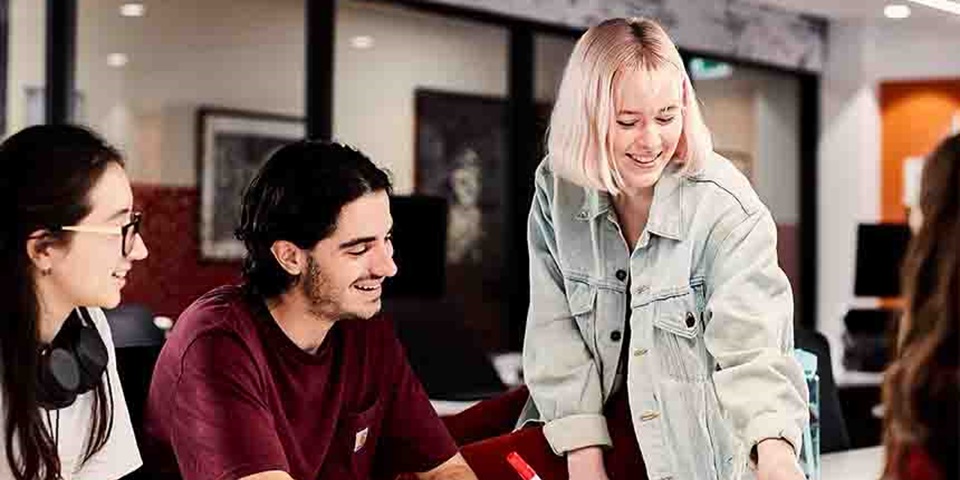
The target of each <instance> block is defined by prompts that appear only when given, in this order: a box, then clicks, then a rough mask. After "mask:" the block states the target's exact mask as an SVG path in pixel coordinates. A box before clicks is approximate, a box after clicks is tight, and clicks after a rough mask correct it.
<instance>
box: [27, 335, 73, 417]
mask: <svg viewBox="0 0 960 480" xmlns="http://www.w3.org/2000/svg"><path fill="white" fill-rule="evenodd" d="M38 380H39V382H38V383H39V385H38V387H39V388H38V392H37V393H38V395H37V396H38V399H37V400H38V403H40V406H41V407H43V408H45V409H47V410H56V409H60V408H64V407H67V406H69V405H71V404H72V403H73V402H74V400H75V399H76V398H77V393H76V392H77V388H78V387H79V386H80V367H79V366H78V365H77V361H76V360H75V359H74V357H73V355H71V354H70V352H68V351H66V350H64V349H62V348H54V349H52V350H50V351H49V353H47V354H46V355H43V356H41V357H40V372H39V375H38Z"/></svg>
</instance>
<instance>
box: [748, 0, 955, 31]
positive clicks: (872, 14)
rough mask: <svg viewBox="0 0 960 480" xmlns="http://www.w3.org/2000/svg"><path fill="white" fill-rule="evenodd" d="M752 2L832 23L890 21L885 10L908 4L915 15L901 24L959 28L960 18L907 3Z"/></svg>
mask: <svg viewBox="0 0 960 480" xmlns="http://www.w3.org/2000/svg"><path fill="white" fill-rule="evenodd" d="M748 1H750V2H752V3H757V4H762V5H771V6H776V7H780V8H783V9H785V10H791V11H794V12H802V13H809V14H813V15H818V16H821V17H826V18H829V19H832V20H843V19H859V20H876V21H890V20H887V19H886V18H884V16H883V7H884V6H886V5H887V4H888V3H907V4H908V5H910V8H911V10H912V11H913V14H912V15H911V16H910V18H908V19H906V20H901V22H906V23H917V24H928V23H931V22H932V23H943V24H948V23H949V24H952V25H954V26H956V25H957V24H958V22H960V16H956V15H953V14H950V13H946V12H941V11H939V10H934V9H932V8H930V7H926V6H923V5H918V4H915V3H910V2H906V1H905V0H899V1H897V0H891V1H886V0H748Z"/></svg>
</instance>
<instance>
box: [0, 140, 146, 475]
mask: <svg viewBox="0 0 960 480" xmlns="http://www.w3.org/2000/svg"><path fill="white" fill-rule="evenodd" d="M0 165H2V168H0V225H2V226H0V292H2V295H3V297H4V298H3V301H0V370H2V383H3V395H2V397H0V411H2V412H3V416H2V417H0V419H2V420H0V422H2V425H3V428H2V435H0V455H2V456H0V478H2V479H15V480H56V479H64V480H87V479H89V480H105V479H106V480H113V479H116V478H120V477H122V476H123V475H125V474H127V473H129V472H131V471H133V470H135V469H136V468H137V467H139V466H140V454H139V452H138V451H137V444H136V442H135V440H134V436H133V428H132V426H131V424H130V415H129V413H128V412H127V407H126V404H125V403H124V397H123V391H122V390H121V389H120V379H119V377H118V376H117V368H116V362H115V356H114V351H113V342H112V341H111V338H110V327H109V325H108V324H107V320H106V317H104V314H103V312H102V311H101V310H100V308H99V307H115V306H117V304H119V303H120V290H121V289H122V288H123V285H124V283H126V280H125V278H126V275H127V272H128V271H129V270H130V268H131V266H132V264H133V262H135V261H137V260H142V259H143V258H145V257H146V256H147V248H146V246H145V245H144V244H143V240H142V239H141V238H140V236H139V234H138V232H139V222H140V216H139V214H137V213H134V212H133V211H132V206H133V193H132V191H131V189H130V181H129V180H128V179H127V175H126V174H125V173H124V170H123V159H122V158H121V156H120V154H119V153H118V152H117V151H116V150H114V149H113V148H112V147H110V146H109V145H107V144H106V143H105V142H104V141H103V140H101V139H100V138H99V137H97V136H96V135H95V134H93V133H92V132H90V131H88V130H86V129H83V128H80V127H73V126H53V125H44V126H36V127H30V128H27V129H24V130H22V131H20V132H19V133H17V134H15V135H13V136H11V137H10V138H8V139H7V140H6V141H4V142H3V144H2V145H0Z"/></svg>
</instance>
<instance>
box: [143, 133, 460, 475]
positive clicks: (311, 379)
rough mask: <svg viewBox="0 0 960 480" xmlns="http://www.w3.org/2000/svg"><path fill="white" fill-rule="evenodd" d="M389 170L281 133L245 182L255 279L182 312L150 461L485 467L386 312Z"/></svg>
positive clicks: (260, 467)
mask: <svg viewBox="0 0 960 480" xmlns="http://www.w3.org/2000/svg"><path fill="white" fill-rule="evenodd" d="M389 193H390V181H389V179H388V178H387V176H386V174H385V173H384V172H383V171H381V170H380V169H378V168H377V167H376V166H374V164H373V163H371V162H370V160H369V159H367V158H366V157H365V156H364V155H363V154H361V153H360V152H358V151H356V150H353V149H351V148H349V147H345V146H342V145H339V144H334V143H322V142H311V141H304V142H298V143H295V144H292V145H288V146H286V147H283V148H281V149H280V150H278V151H277V152H276V153H275V154H273V155H272V156H271V158H270V159H269V160H268V161H267V163H266V164H265V165H264V166H263V168H262V169H261V171H260V172H259V174H258V175H257V177H256V178H255V179H254V180H253V182H252V183H251V184H250V186H249V187H248V188H247V190H246V192H245V193H244V196H243V205H242V208H241V219H240V227H239V228H238V229H237V237H238V238H239V239H240V240H242V241H243V243H244V245H245V247H246V250H247V254H246V258H245V262H244V278H245V283H244V284H243V285H242V286H226V287H220V288H217V289H215V290H213V291H211V292H209V293H207V294H206V295H204V296H203V297H201V298H200V299H199V300H197V301H196V302H194V304H193V305H191V306H190V307H189V308H187V310H185V311H184V312H183V314H182V315H181V316H180V318H179V320H178V321H177V324H176V327H175V328H174V329H173V332H172V334H171V335H170V337H169V339H168V340H167V343H166V345H165V346H164V348H163V352H162V353H161V355H160V359H159V360H158V362H157V366H156V369H155V371H154V375H153V383H152V385H151V387H150V394H149V399H148V404H147V412H146V416H147V421H146V423H147V426H146V428H147V435H148V437H149V443H150V445H149V447H148V449H147V450H148V453H147V455H148V459H147V462H148V465H152V466H153V468H154V469H157V470H167V471H176V470H177V469H179V473H180V475H182V476H183V478H184V479H185V480H195V479H196V480H200V479H224V480H233V479H243V480H291V479H295V480H316V479H336V480H340V479H368V478H392V477H393V476H395V475H396V474H397V473H400V472H414V473H416V472H420V473H416V476H417V477H418V478H420V479H445V480H460V479H463V480H475V479H476V477H475V476H474V474H473V472H472V471H471V470H470V467H468V466H467V464H466V462H464V460H463V458H462V457H461V456H460V454H459V453H458V452H457V447H456V444H455V443H454V441H453V440H452V438H451V437H450V435H449V433H447V431H446V429H445V427H444V425H443V423H442V422H441V421H440V419H439V418H438V417H437V415H436V413H435V412H434V410H433V408H432V406H431V405H430V402H429V401H428V399H427V396H426V394H425V392H424V390H423V388H422V386H421V385H420V382H419V381H418V380H417V378H416V377H415V375H414V373H413V371H412V370H411V368H410V365H409V364H408V363H407V360H406V357H405V355H404V353H403V350H402V349H401V347H400V344H399V343H398V341H397V339H396V336H395V334H394V331H393V327H392V325H391V324H390V323H389V322H387V321H386V320H384V319H382V318H378V317H377V312H378V311H379V310H380V295H381V288H382V284H383V281H384V280H385V279H386V278H388V277H392V276H393V275H394V274H396V272H397V266H396V264H394V262H393V258H392V257H393V246H392V244H391V229H392V224H393V219H392V218H391V216H390V204H389V198H388V194H389Z"/></svg>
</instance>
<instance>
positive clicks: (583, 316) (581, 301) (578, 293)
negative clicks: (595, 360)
mask: <svg viewBox="0 0 960 480" xmlns="http://www.w3.org/2000/svg"><path fill="white" fill-rule="evenodd" d="M563 283H564V288H565V289H566V291H567V303H568V304H569V307H570V315H571V316H572V317H573V318H574V320H575V321H576V322H577V329H578V330H580V336H581V337H583V341H584V343H585V344H586V345H587V349H588V350H590V353H591V354H592V355H593V356H594V357H596V356H597V353H598V350H597V322H596V320H597V318H596V309H597V287H596V286H595V285H591V284H589V283H588V282H586V281H583V280H575V279H571V278H569V277H568V278H564V280H563Z"/></svg>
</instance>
